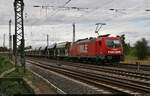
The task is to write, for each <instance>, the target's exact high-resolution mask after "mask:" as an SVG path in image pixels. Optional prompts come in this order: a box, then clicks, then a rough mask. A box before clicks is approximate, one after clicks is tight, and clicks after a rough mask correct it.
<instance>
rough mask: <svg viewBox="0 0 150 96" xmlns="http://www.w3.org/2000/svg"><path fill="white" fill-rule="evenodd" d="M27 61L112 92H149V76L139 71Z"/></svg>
mask: <svg viewBox="0 0 150 96" xmlns="http://www.w3.org/2000/svg"><path fill="white" fill-rule="evenodd" d="M28 62H30V63H32V64H35V65H36V66H39V67H42V68H45V69H48V70H52V71H55V72H58V73H60V74H64V75H66V76H69V77H72V78H74V79H78V80H80V81H84V82H87V83H89V84H91V85H92V86H96V87H99V88H104V90H107V91H108V90H111V91H110V92H112V93H127V94H136V93H148V92H150V86H148V85H150V82H149V81H148V79H149V77H148V76H145V75H144V74H140V73H136V74H135V73H134V74H133V73H132V72H129V73H127V72H126V71H124V72H123V71H122V70H119V71H118V70H117V71H116V69H115V70H113V69H111V70H109V72H108V69H107V72H106V71H104V70H106V68H100V67H99V68H95V67H93V66H92V67H91V66H89V67H87V66H85V65H82V64H81V65H74V64H67V65H65V66H56V65H54V64H50V63H48V62H47V63H46V62H43V61H38V60H33V59H32V60H31V59H30V60H28ZM68 65H69V66H68ZM75 67H76V68H75ZM83 67H84V69H83ZM77 68H78V70H77ZM79 68H81V69H79ZM85 69H86V71H85ZM109 69H110V68H109ZM87 70H88V71H87ZM95 70H96V71H95ZM91 71H94V72H91ZM125 72H126V73H125ZM116 74H117V75H116ZM122 74H123V75H122ZM147 75H148V74H147ZM127 77H128V78H127ZM129 77H130V78H129ZM133 77H134V79H133ZM144 77H145V78H144ZM131 78H132V79H131ZM136 79H137V80H136ZM149 80H150V79H149Z"/></svg>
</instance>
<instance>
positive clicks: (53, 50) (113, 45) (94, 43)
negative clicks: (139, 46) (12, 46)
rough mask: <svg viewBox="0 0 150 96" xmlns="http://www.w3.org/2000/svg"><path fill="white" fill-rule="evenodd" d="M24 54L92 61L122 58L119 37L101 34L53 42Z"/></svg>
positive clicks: (117, 60)
mask: <svg viewBox="0 0 150 96" xmlns="http://www.w3.org/2000/svg"><path fill="white" fill-rule="evenodd" d="M25 53H26V56H39V57H47V58H68V59H73V60H74V59H76V60H88V61H93V62H103V63H105V62H107V63H108V62H109V63H110V62H111V63H112V62H120V61H123V60H124V55H123V46H122V43H121V40H120V38H119V37H109V34H107V35H101V36H98V37H97V38H94V37H90V38H85V39H80V40H77V41H76V42H62V43H55V44H53V45H51V46H46V47H41V48H39V49H35V50H33V49H29V50H25Z"/></svg>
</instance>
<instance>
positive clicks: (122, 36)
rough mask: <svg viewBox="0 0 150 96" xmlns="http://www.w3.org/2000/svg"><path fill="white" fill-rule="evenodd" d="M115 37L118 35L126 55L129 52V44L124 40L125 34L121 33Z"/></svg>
mask: <svg viewBox="0 0 150 96" xmlns="http://www.w3.org/2000/svg"><path fill="white" fill-rule="evenodd" d="M117 37H120V40H121V43H122V45H123V51H124V54H125V55H128V54H129V52H130V44H129V43H126V42H125V34H123V35H121V36H118V35H117Z"/></svg>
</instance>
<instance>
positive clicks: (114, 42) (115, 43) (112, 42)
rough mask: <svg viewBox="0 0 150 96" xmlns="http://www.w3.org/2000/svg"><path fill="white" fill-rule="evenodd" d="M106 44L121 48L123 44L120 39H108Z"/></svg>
mask: <svg viewBox="0 0 150 96" xmlns="http://www.w3.org/2000/svg"><path fill="white" fill-rule="evenodd" d="M106 45H107V46H108V47H110V48H119V47H120V45H121V44H120V40H116V39H106Z"/></svg>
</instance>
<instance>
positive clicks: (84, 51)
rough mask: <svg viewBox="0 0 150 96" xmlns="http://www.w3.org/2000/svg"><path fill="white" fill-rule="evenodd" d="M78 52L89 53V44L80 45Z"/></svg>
mask: <svg viewBox="0 0 150 96" xmlns="http://www.w3.org/2000/svg"><path fill="white" fill-rule="evenodd" d="M78 52H79V53H87V52H88V45H87V44H84V45H79V46H78Z"/></svg>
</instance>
